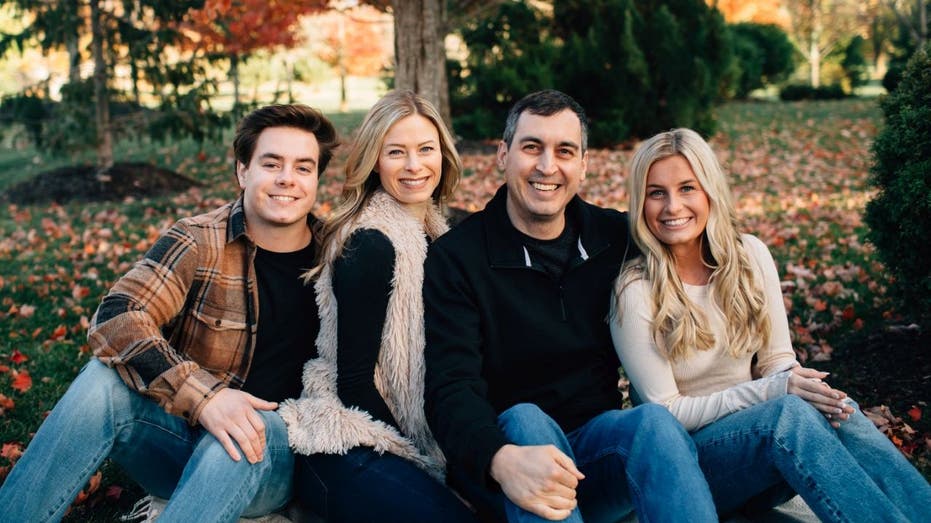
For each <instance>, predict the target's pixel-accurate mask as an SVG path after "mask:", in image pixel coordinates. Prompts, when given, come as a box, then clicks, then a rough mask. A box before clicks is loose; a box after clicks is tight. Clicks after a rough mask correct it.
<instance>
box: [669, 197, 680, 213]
mask: <svg viewBox="0 0 931 523" xmlns="http://www.w3.org/2000/svg"><path fill="white" fill-rule="evenodd" d="M681 208H682V198H680V197H679V195H677V194H675V192H672V193H670V194H669V196H668V197H667V198H666V210H667V211H669V213H670V214H672V213H674V212H676V211H678V210H679V209H681Z"/></svg>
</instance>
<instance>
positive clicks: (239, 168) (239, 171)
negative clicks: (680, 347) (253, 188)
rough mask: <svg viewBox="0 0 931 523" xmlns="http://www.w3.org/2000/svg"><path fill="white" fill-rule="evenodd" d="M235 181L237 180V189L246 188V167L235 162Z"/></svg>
mask: <svg viewBox="0 0 931 523" xmlns="http://www.w3.org/2000/svg"><path fill="white" fill-rule="evenodd" d="M236 179H238V180H239V188H240V189H245V188H246V166H245V164H243V163H242V162H236Z"/></svg>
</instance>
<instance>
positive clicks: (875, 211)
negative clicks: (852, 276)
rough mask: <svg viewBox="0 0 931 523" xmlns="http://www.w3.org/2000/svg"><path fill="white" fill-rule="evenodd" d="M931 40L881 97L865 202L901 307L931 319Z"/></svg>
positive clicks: (871, 236) (874, 238) (873, 236)
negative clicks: (872, 191)
mask: <svg viewBox="0 0 931 523" xmlns="http://www.w3.org/2000/svg"><path fill="white" fill-rule="evenodd" d="M929 55H931V45H928V46H925V48H924V49H923V50H920V51H917V52H916V53H915V54H914V56H912V58H911V60H909V62H908V65H907V66H906V68H905V71H904V72H903V74H902V80H901V82H900V83H899V85H898V87H897V89H896V90H895V91H894V92H892V93H891V94H890V95H888V96H886V97H885V98H884V99H883V100H882V102H881V106H882V110H883V114H884V115H885V122H886V124H885V127H884V128H883V129H882V131H880V133H879V135H878V136H877V137H876V141H875V142H874V143H873V155H874V163H873V167H872V171H871V172H872V178H871V183H872V184H873V185H874V186H875V187H876V188H877V189H879V193H878V194H877V195H876V198H875V199H873V200H872V201H871V202H869V203H868V204H867V206H866V223H867V224H868V225H869V227H870V233H869V239H870V241H871V242H873V244H874V245H876V247H877V250H878V253H879V257H880V259H881V260H882V261H883V263H884V264H885V265H886V267H887V268H888V269H889V271H890V272H891V273H892V275H893V276H894V278H895V280H894V284H893V289H892V290H893V291H894V294H895V295H896V296H897V297H898V298H899V299H900V300H901V305H902V309H901V310H902V312H903V313H906V314H914V315H915V316H916V317H917V318H918V319H920V320H923V321H925V322H927V321H929V320H931V263H929V260H931V228H929V226H928V224H929V223H931V196H929V195H931V174H929V173H931V56H929Z"/></svg>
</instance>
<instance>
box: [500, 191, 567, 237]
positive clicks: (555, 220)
mask: <svg viewBox="0 0 931 523" xmlns="http://www.w3.org/2000/svg"><path fill="white" fill-rule="evenodd" d="M505 208H506V209H507V213H508V218H510V220H511V224H512V225H514V228H515V229H517V230H518V231H520V232H522V233H524V234H526V235H527V236H530V237H531V238H536V239H538V240H552V239H554V238H557V237H558V236H559V235H560V234H562V231H563V229H565V228H566V213H565V212H563V213H562V214H560V215H558V216H554V217H549V216H547V217H540V218H536V217H534V216H528V215H526V213H524V214H521V213H520V212H518V211H517V210H516V209H513V208H512V207H511V201H510V200H508V202H507V205H506V206H505Z"/></svg>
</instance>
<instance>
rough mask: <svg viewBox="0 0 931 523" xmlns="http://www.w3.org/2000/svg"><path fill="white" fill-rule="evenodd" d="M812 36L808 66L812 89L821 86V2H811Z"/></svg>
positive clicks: (809, 42)
mask: <svg viewBox="0 0 931 523" xmlns="http://www.w3.org/2000/svg"><path fill="white" fill-rule="evenodd" d="M810 5H811V34H810V35H809V40H808V64H809V65H810V71H811V75H810V80H811V86H812V87H818V86H820V85H821V33H822V31H823V27H822V25H821V24H822V22H821V14H822V13H821V0H812V1H811V4H810Z"/></svg>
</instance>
